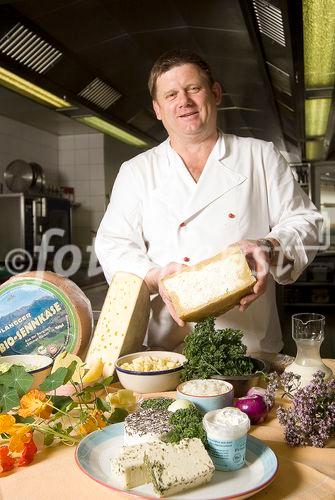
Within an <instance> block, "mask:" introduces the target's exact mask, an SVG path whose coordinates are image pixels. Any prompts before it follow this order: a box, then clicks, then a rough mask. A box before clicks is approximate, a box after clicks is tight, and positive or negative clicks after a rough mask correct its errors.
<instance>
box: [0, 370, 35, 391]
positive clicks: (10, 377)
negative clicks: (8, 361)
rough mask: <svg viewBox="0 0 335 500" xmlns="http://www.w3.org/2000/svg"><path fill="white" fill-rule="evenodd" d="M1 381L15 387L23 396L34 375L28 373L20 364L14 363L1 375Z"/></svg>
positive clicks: (5, 384) (7, 385)
mask: <svg viewBox="0 0 335 500" xmlns="http://www.w3.org/2000/svg"><path fill="white" fill-rule="evenodd" d="M0 383H1V384H3V385H4V386H6V387H8V388H9V387H11V388H13V389H15V391H16V392H17V393H18V395H19V396H23V394H25V393H26V392H27V391H28V390H29V389H30V387H31V385H32V383H33V376H32V375H30V373H27V372H26V370H25V368H24V367H23V366H20V365H12V366H11V367H10V369H9V370H8V371H7V372H5V373H3V374H1V375H0Z"/></svg>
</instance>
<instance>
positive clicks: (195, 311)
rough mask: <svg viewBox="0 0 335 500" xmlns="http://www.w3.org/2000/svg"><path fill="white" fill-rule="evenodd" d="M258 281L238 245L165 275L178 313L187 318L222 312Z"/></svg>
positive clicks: (164, 280)
mask: <svg viewBox="0 0 335 500" xmlns="http://www.w3.org/2000/svg"><path fill="white" fill-rule="evenodd" d="M255 282H256V280H255V278H254V277H253V276H252V273H251V270H250V268H249V266H248V263H247V261H246V258H245V256H244V254H243V253H242V251H241V249H240V248H239V247H238V246H232V247H228V248H227V249H225V250H224V251H222V252H221V253H219V254H217V255H215V256H214V257H212V258H210V259H206V260H203V261H201V262H199V263H198V264H196V265H194V266H190V267H187V268H185V269H183V270H182V271H180V272H179V273H174V274H171V275H168V276H166V277H165V278H163V284H164V286H165V288H166V291H167V293H168V295H169V297H170V298H171V300H172V303H173V305H174V308H175V310H176V312H177V314H178V316H179V317H180V318H181V319H183V320H185V321H199V320H201V319H203V318H205V317H207V316H210V315H212V316H219V315H220V314H223V313H224V312H226V311H228V310H229V309H231V308H232V307H234V306H235V305H237V304H238V303H239V301H240V299H241V298H242V297H244V296H245V295H247V294H249V293H250V292H251V290H252V288H253V286H254V284H255Z"/></svg>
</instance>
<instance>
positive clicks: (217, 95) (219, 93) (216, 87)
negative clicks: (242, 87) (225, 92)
mask: <svg viewBox="0 0 335 500" xmlns="http://www.w3.org/2000/svg"><path fill="white" fill-rule="evenodd" d="M212 92H213V94H214V97H215V102H216V104H217V105H219V104H220V102H221V98H222V88H221V85H220V83H219V82H214V83H213V86H212Z"/></svg>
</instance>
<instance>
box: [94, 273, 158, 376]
mask: <svg viewBox="0 0 335 500" xmlns="http://www.w3.org/2000/svg"><path fill="white" fill-rule="evenodd" d="M149 313H150V295H149V290H148V288H147V286H146V284H145V282H144V281H143V280H142V279H141V278H139V277H138V276H136V275H135V274H129V273H124V272H118V273H115V275H114V277H113V280H112V282H111V284H110V286H109V289H108V292H107V296H106V299H105V301H104V304H103V307H102V310H101V313H100V316H99V320H98V324H97V326H96V329H95V331H94V334H93V339H92V342H91V344H90V346H89V350H88V353H87V357H86V363H87V366H88V367H91V366H92V365H93V363H94V362H95V361H96V360H97V359H99V358H101V360H102V361H103V363H104V372H103V375H104V376H105V377H108V376H110V375H112V374H113V373H114V367H115V363H116V361H117V359H118V358H119V357H120V356H122V355H124V354H129V353H132V352H136V351H142V350H143V340H144V337H145V334H146V330H147V326H148V321H149Z"/></svg>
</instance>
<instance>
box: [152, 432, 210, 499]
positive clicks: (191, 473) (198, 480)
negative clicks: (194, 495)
mask: <svg viewBox="0 0 335 500" xmlns="http://www.w3.org/2000/svg"><path fill="white" fill-rule="evenodd" d="M144 466H145V472H146V475H147V482H152V484H153V488H154V491H155V493H156V494H157V495H158V496H159V497H166V496H169V495H173V494H175V493H178V492H180V491H184V490H188V489H190V488H195V487H196V486H200V485H201V484H205V483H208V482H209V481H210V480H211V479H212V477H213V474H214V472H215V468H214V465H213V462H212V460H211V458H210V457H209V455H208V453H207V451H206V449H205V447H204V445H203V444H202V442H201V440H200V439H198V438H192V439H183V440H182V441H180V443H178V444H171V443H157V444H156V446H155V447H154V448H148V449H146V450H145V453H144Z"/></svg>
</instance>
